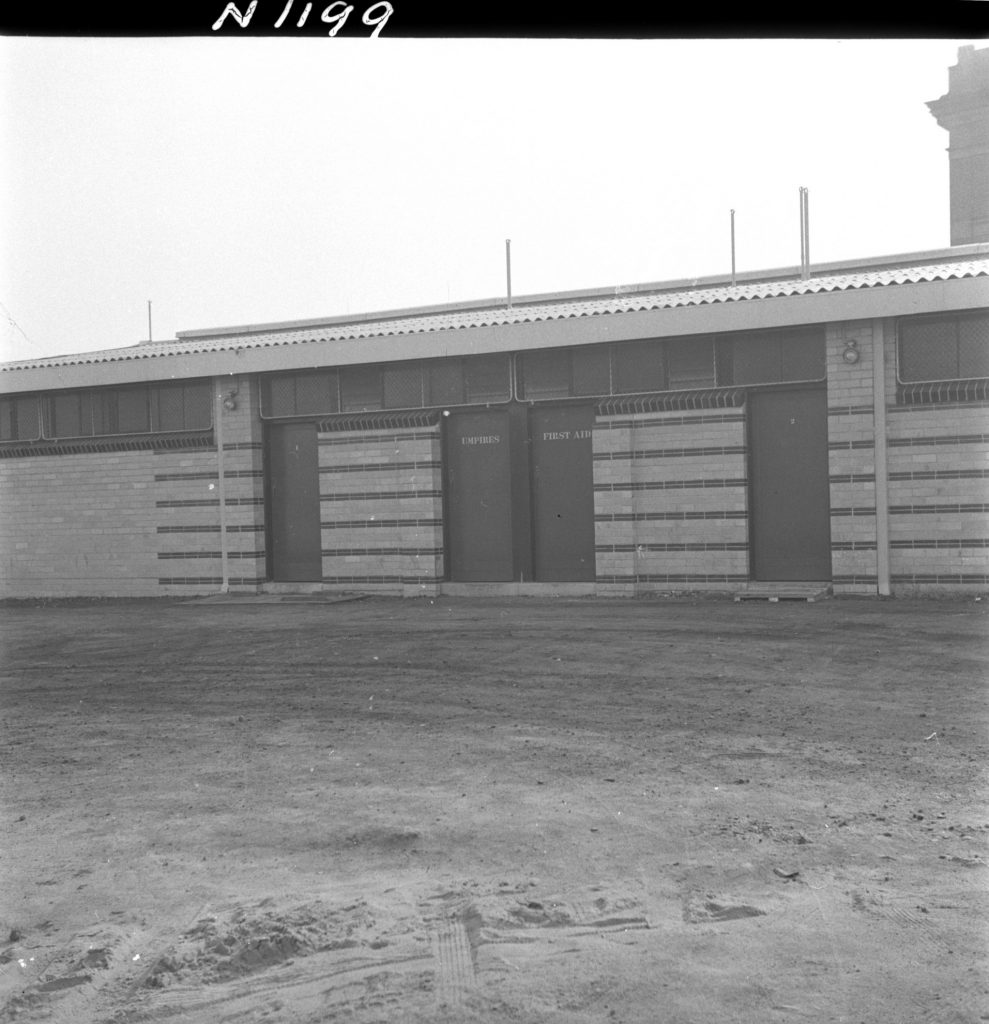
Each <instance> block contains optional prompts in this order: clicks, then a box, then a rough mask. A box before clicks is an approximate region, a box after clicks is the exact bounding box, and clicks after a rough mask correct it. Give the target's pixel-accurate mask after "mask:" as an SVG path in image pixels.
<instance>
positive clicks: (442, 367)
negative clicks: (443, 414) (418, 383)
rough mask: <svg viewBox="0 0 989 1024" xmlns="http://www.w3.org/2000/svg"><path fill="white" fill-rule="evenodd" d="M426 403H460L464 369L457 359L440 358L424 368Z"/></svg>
mask: <svg viewBox="0 0 989 1024" xmlns="http://www.w3.org/2000/svg"><path fill="white" fill-rule="evenodd" d="M426 385H427V387H426V405H434V406H436V405H462V404H463V401H464V369H463V365H462V363H461V361H460V360H459V359H440V360H437V361H436V362H434V363H430V364H429V366H428V367H427V369H426Z"/></svg>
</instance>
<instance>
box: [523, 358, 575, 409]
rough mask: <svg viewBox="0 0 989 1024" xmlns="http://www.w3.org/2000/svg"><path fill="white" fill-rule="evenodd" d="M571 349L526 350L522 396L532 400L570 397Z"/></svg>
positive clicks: (571, 391)
mask: <svg viewBox="0 0 989 1024" xmlns="http://www.w3.org/2000/svg"><path fill="white" fill-rule="evenodd" d="M570 362H571V356H570V350H569V349H550V350H548V351H545V352H526V353H524V354H523V356H522V359H521V363H522V396H523V398H527V399H530V400H531V401H539V400H540V399H547V398H569V397H570V396H571V395H572V394H573V390H572V385H571V367H570Z"/></svg>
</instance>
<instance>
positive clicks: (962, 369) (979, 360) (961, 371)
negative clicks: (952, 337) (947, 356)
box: [958, 315, 989, 378]
mask: <svg viewBox="0 0 989 1024" xmlns="http://www.w3.org/2000/svg"><path fill="white" fill-rule="evenodd" d="M958 376H959V377H965V378H973V377H989V315H986V316H977V317H976V316H973V317H964V318H963V319H961V320H959V322H958Z"/></svg>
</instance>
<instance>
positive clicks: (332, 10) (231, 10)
mask: <svg viewBox="0 0 989 1024" xmlns="http://www.w3.org/2000/svg"><path fill="white" fill-rule="evenodd" d="M294 5H295V0H286V3H285V6H284V7H283V8H282V13H281V14H280V15H279V16H278V19H277V21H275V28H281V27H282V25H284V24H285V21H286V19H287V18H288V16H289V14H290V13H291V11H292V7H293V6H294ZM257 7H258V0H251V3H250V5H249V6H248V8H247V10H246V11H244V12H243V13H241V11H240V8H239V7H238V6H237V5H236V4H235V3H233V2H231V3H228V4H227V6H226V7H224V8H223V13H222V14H221V15H220V16H219V18H217V19H216V21H214V22H213V31H214V32H216V31H217V30H218V29H220V28H221V27H222V25H223V23H224V22H225V21H226V20H227V18H233V20H234V21H235V22H237V24H238V25H240V27H241V28H247V27H248V26H249V25H250V24H251V19H252V18H253V17H254V12H255V11H256V10H257ZM312 8H313V5H312V4H311V3H306V4H305V5H304V6H303V7H302V12H301V14H300V15H299V18H298V20H297V21H296V23H295V27H296V28H302V27H303V26H304V25H305V23H306V22H307V21H308V20H309V15H310V13H311V11H312ZM353 9H354V6H353V4H347V3H344V2H343V0H336V2H335V3H332V4H330V5H329V6H328V7H325V8H324V9H323V12H322V14H320V16H319V19H320V21H322V22H324V23H325V24H327V25H330V26H332V27H331V28H330V35H331V36H335V35H336V34H337V32H339V31H340V29H342V28H343V26H344V25H346V24H347V19H348V18H349V17H350V13H351V11H353ZM393 13H394V8H393V7H392V5H391V4H390V3H387V2H385V0H383V2H381V3H377V4H372V5H371V6H370V7H368V9H367V10H366V11H365V12H364V13H363V15H361V21H363V22H364V24H365V25H367V26H368V28H370V27H371V26H372V25H373V26H374V31H373V32H372V33H371V38H372V39H375V38H377V36H379V35H380V34H381V30H382V29H383V28H384V27H385V25H386V24H387V23H388V19H389V18H390V17H391V16H392V14H393Z"/></svg>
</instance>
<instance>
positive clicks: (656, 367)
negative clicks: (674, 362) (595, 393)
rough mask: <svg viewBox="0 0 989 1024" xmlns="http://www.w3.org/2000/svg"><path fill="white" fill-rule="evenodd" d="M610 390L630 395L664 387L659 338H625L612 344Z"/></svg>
mask: <svg viewBox="0 0 989 1024" xmlns="http://www.w3.org/2000/svg"><path fill="white" fill-rule="evenodd" d="M613 356H614V369H615V372H614V393H615V394H616V395H634V394H641V393H644V392H647V391H665V390H666V373H665V368H664V365H663V346H662V343H661V342H659V341H628V342H623V343H620V344H618V345H616V346H615V348H614V351H613Z"/></svg>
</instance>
